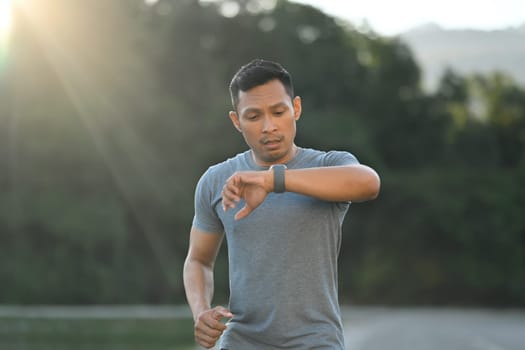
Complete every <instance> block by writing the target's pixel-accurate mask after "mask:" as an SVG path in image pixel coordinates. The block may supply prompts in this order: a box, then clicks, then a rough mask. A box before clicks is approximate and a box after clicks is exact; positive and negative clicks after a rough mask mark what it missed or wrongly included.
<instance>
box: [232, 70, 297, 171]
mask: <svg viewBox="0 0 525 350" xmlns="http://www.w3.org/2000/svg"><path fill="white" fill-rule="evenodd" d="M300 116H301V99H300V97H295V98H294V99H293V100H292V98H291V97H290V96H289V95H288V94H287V93H286V90H285V89H284V86H283V84H282V83H281V82H280V81H279V80H277V79H275V80H271V81H269V82H267V83H266V84H264V85H259V86H256V87H254V88H252V89H250V90H248V91H240V92H239V103H238V104H237V112H230V118H231V120H232V122H233V124H234V125H235V127H236V128H237V130H239V131H240V132H241V133H242V134H243V136H244V140H245V141H246V143H247V144H248V146H249V147H250V148H251V150H252V152H253V155H254V157H255V161H256V162H257V164H259V165H263V166H269V165H271V164H274V163H285V162H287V161H289V160H290V159H291V158H293V156H294V152H295V150H294V148H295V145H294V139H295V130H296V129H295V122H296V121H297V120H298V119H299V117H300Z"/></svg>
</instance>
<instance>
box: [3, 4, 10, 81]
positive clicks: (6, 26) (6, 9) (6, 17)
mask: <svg viewBox="0 0 525 350" xmlns="http://www.w3.org/2000/svg"><path fill="white" fill-rule="evenodd" d="M11 19H12V13H11V0H0V74H1V73H2V71H3V68H4V66H5V65H6V61H7V45H8V43H9V34H10V29H11Z"/></svg>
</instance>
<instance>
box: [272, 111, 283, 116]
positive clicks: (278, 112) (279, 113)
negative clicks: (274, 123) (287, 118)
mask: <svg viewBox="0 0 525 350" xmlns="http://www.w3.org/2000/svg"><path fill="white" fill-rule="evenodd" d="M274 114H275V115H283V114H284V111H275V112H274Z"/></svg>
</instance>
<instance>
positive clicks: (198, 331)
mask: <svg viewBox="0 0 525 350" xmlns="http://www.w3.org/2000/svg"><path fill="white" fill-rule="evenodd" d="M232 317H233V314H232V313H231V312H230V311H229V310H228V309H226V308H224V307H222V306H216V307H214V308H213V309H209V310H206V311H203V312H201V313H200V314H199V315H198V316H197V318H196V320H195V341H196V342H197V343H199V344H200V345H202V346H203V347H205V348H206V349H209V348H212V347H213V346H215V343H217V340H219V338H220V337H221V335H222V333H223V332H224V330H225V329H226V325H225V324H224V323H222V322H221V319H223V318H232Z"/></svg>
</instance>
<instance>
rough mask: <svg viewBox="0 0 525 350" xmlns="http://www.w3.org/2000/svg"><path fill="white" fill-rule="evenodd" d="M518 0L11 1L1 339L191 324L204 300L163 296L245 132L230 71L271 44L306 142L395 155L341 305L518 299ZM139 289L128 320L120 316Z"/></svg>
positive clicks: (1, 169) (523, 243) (524, 257)
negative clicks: (416, 15) (450, 1)
mask: <svg viewBox="0 0 525 350" xmlns="http://www.w3.org/2000/svg"><path fill="white" fill-rule="evenodd" d="M372 3H373V2H372ZM504 3H505V2H502V3H501V5H500V6H501V7H500V9H501V10H502V11H503V10H505V11H506V12H509V13H512V14H514V15H515V16H517V17H515V18H512V19H511V22H508V23H507V22H501V23H503V25H504V26H503V27H502V24H500V23H499V22H498V23H489V26H492V27H487V28H484V27H482V26H481V24H478V23H470V22H468V20H469V19H470V17H472V18H475V16H468V15H466V16H461V18H460V19H459V22H458V23H446V22H443V23H441V26H440V25H438V24H429V23H427V22H428V21H429V20H431V19H428V18H423V22H417V21H416V20H414V19H411V18H409V17H404V16H403V15H401V14H405V15H406V16H407V14H412V13H413V12H415V10H414V11H411V8H410V7H408V6H416V5H414V4H412V5H409V4H408V5H407V4H405V3H403V2H401V3H399V4H397V3H396V4H397V5H396V4H394V3H393V4H391V5H389V6H390V8H387V9H386V10H387V13H386V15H385V12H384V11H383V12H380V11H379V9H378V10H376V11H375V12H374V10H373V9H372V12H371V13H372V15H371V16H372V17H370V18H368V19H367V17H366V16H368V15H366V14H364V12H363V14H360V13H359V11H357V10H358V9H359V6H358V5H357V4H356V11H355V12H352V5H351V4H352V2H343V1H325V2H320V1H318V2H314V1H296V2H290V1H284V0H260V1H255V0H215V1H211V0H207V1H204V0H201V1H197V0H177V1H176V0H112V1H108V0H90V1H71V0H45V1H44V0H0V193H1V195H0V304H3V305H5V306H4V308H3V309H2V308H0V348H3V347H2V344H4V345H5V344H10V347H9V348H10V349H16V348H17V347H18V348H19V349H22V348H32V349H34V348H36V347H35V345H34V343H32V342H38V344H40V345H41V346H42V348H45V346H46V345H42V344H46V342H51V341H54V342H55V343H54V344H55V345H53V347H49V348H53V349H57V348H59V347H58V345H56V344H58V343H60V344H65V343H64V342H66V340H67V341H76V340H75V339H77V340H78V339H84V338H85V339H98V340H97V341H98V342H99V345H100V344H102V343H106V342H110V340H111V339H113V340H114V339H117V340H118V339H120V338H119V337H121V338H126V337H128V335H129V334H135V338H133V339H134V340H133V342H134V343H139V344H140V342H141V341H145V342H146V343H148V344H149V346H150V347H149V349H151V346H152V345H151V342H150V339H151V337H154V338H155V339H158V340H159V339H160V340H159V344H158V345H159V349H160V348H163V347H162V346H166V347H165V348H170V349H171V348H173V347H172V344H173V343H174V342H178V343H179V344H190V345H191V344H192V334H191V331H192V330H191V327H192V325H191V317H190V316H189V314H188V312H187V309H185V308H184V307H182V308H179V307H175V308H170V307H171V306H170V307H167V308H164V307H162V305H184V304H185V296H184V290H183V284H182V265H183V261H184V258H185V254H186V251H187V247H188V233H189V228H190V225H191V220H192V217H193V191H194V187H195V184H196V182H197V180H198V178H199V177H200V175H201V174H202V173H203V172H204V171H205V170H206V169H207V167H208V166H209V165H211V164H213V163H216V162H219V161H222V160H224V159H225V158H228V157H231V156H232V155H234V154H236V153H238V152H242V151H244V150H245V149H246V146H245V144H244V142H243V140H242V138H241V137H239V135H238V133H237V132H235V130H234V128H233V127H232V126H231V123H230V121H229V119H228V111H229V110H230V108H231V106H230V99H229V94H228V83H229V81H230V79H231V76H232V75H233V74H234V72H235V71H236V70H237V69H238V68H239V67H240V65H242V64H244V63H247V62H248V61H250V60H251V59H253V58H255V57H262V58H266V59H271V60H276V61H279V62H281V63H282V64H283V65H284V66H285V67H286V68H287V69H288V70H289V71H290V73H291V74H292V76H293V77H294V83H295V90H296V93H297V94H298V95H300V96H301V97H302V99H303V117H302V118H301V121H300V123H299V124H298V136H297V144H298V145H300V146H303V147H312V148H318V149H322V150H329V149H341V150H348V151H350V152H352V153H354V154H355V155H356V156H357V157H358V159H359V160H360V161H361V162H362V163H364V164H367V165H370V166H372V167H373V168H375V169H376V170H377V171H378V173H379V174H380V175H381V178H382V191H381V194H380V197H379V198H378V199H377V200H375V201H373V202H370V203H362V204H355V205H353V206H352V207H351V209H350V212H349V215H348V216H347V219H346V222H345V225H344V233H343V235H344V236H343V241H342V248H341V256H340V260H339V262H340V286H339V287H340V298H341V302H342V303H343V304H345V305H353V306H361V305H368V306H370V305H387V306H404V307H406V306H427V307H428V306H446V307H478V308H497V309H501V308H506V309H508V308H523V307H524V306H525V65H524V62H525V45H524V43H525V10H523V8H522V10H523V11H521V12H520V11H516V10H517V8H510V9H509V6H507V7H505V5H504ZM509 3H513V2H512V1H511V2H509ZM337 4H339V5H338V6H340V7H335V6H336V5H337ZM514 4H516V3H515V2H514ZM313 5H315V6H321V7H314V6H313ZM392 6H394V7H393V8H392ZM396 6H398V7H396ZM417 6H420V7H421V5H417ZM515 6H518V5H515ZM520 6H521V5H520ZM442 7H443V6H442ZM485 7H486V6H485ZM480 8H483V5H480ZM459 10H461V11H463V10H462V9H459ZM363 11H364V10H363ZM396 11H397V12H396ZM428 11H429V9H427V13H428ZM430 11H432V10H431V9H430ZM376 12H377V13H376ZM374 13H375V14H381V13H382V14H383V17H388V18H390V19H392V18H393V17H395V18H397V19H401V20H402V21H404V22H402V23H401V24H399V23H397V24H390V25H387V24H385V23H384V22H381V16H379V17H373V15H374ZM447 13H448V15H449V17H446V14H447ZM451 13H453V11H452V10H450V11H449V12H445V15H444V16H445V17H443V18H456V17H457V16H456V17H454V16H453V15H452V14H451ZM462 13H465V12H464V11H463V12H462ZM487 13H488V14H494V12H490V9H489V11H488V12H487ZM502 13H503V12H502ZM397 14H400V15H397ZM516 14H517V15H516ZM519 16H521V18H520V17H519ZM492 17H494V16H492ZM496 17H498V16H496ZM499 17H503V16H499ZM499 17H498V18H499ZM462 20H463V21H465V22H461V21H462ZM412 21H414V22H413V23H412ZM382 23H383V24H382ZM403 24H404V25H405V26H404V27H403ZM416 25H417V27H414V26H416ZM443 25H445V27H443ZM469 26H472V28H469ZM497 26H500V27H497ZM376 28H378V29H376ZM379 29H380V30H379ZM226 249H227V247H223V249H222V251H221V254H220V256H219V259H218V262H217V265H216V300H215V301H216V303H227V298H228V276H227V260H226ZM144 304H147V305H152V304H153V305H157V306H155V307H152V308H150V309H148V310H150V311H149V312H151V313H150V314H149V315H150V316H151V317H149V316H144V315H148V311H145V310H144V309H142V308H134V309H133V308H132V309H131V310H134V311H133V312H131V314H130V315H132V316H130V317H129V319H128V320H127V321H126V322H123V321H119V322H118V327H117V328H116V329H117V330H116V331H115V327H114V326H112V325H114V323H112V322H111V319H113V318H114V317H111V316H107V314H104V310H113V311H112V312H110V313H109V314H110V315H122V314H125V313H126V312H124V311H122V310H124V309H120V308H118V307H116V306H115V305H144ZM31 305H61V306H65V305H76V306H78V305H87V306H89V305H99V306H100V305H108V307H107V308H104V307H102V308H101V309H97V310H99V311H100V310H102V313H101V314H98V313H95V314H92V315H91V314H90V315H91V316H89V315H88V316H89V317H87V319H86V318H84V322H85V323H84V324H83V326H82V327H78V328H76V330H72V329H70V328H68V327H74V323H72V322H69V321H68V320H71V318H75V317H77V316H78V315H80V314H84V316H85V314H86V313H85V312H84V311H82V310H85V309H82V308H77V309H75V310H76V311H74V312H72V313H68V312H69V311H64V310H66V309H60V308H58V309H56V308H55V309H52V308H51V309H50V308H45V309H41V308H38V307H37V308H32V309H28V308H25V307H28V306H31ZM109 305H113V306H111V307H110V306H109ZM2 310H3V311H2ZM31 310H33V311H34V310H40V311H38V312H36V313H35V312H33V311H31ZM50 310H55V311H50ZM57 310H58V311H57ZM89 310H92V309H89ZM126 310H128V312H129V309H126ZM166 313H167V314H169V315H175V314H177V315H181V316H180V317H175V318H172V317H167V316H166V315H167V314H166ZM46 315H47V316H46ZM49 315H51V316H49ZM53 315H54V316H53ZM75 315H77V316H75ZM97 315H98V316H97ZM137 315H138V317H137ZM155 315H156V316H155ZM78 317H79V318H82V317H80V316H78ZM115 317H116V316H115ZM57 318H58V319H57ZM50 319H53V320H54V322H55V323H50V322H51V321H50ZM101 319H104V320H105V321H104V322H108V324H107V325H105V324H104V322H102V321H100V320H101ZM148 320H149V323H148V322H146V321H148ZM89 322H91V323H93V326H92V327H91V326H90V327H91V328H90V329H92V331H86V330H85V329H87V328H89V327H87V328H86V323H89ZM101 322H102V323H101ZM141 322H144V323H148V324H149V326H145V325H144V324H142V323H141ZM91 323H90V324H91ZM50 324H52V326H49V325H50ZM97 327H98V328H97ZM148 327H150V328H148ZM80 328H82V329H84V330H83V331H79V329H80ZM35 329H36V331H34V330H35ZM108 329H109V330H111V329H112V331H111V332H110V331H108ZM139 329H140V330H141V331H139ZM144 329H146V330H144ZM177 329H178V330H179V331H175V332H174V330H177ZM142 330H143V331H142ZM53 332H55V333H57V334H59V335H58V336H56V337H55V335H53V334H55V333H53ZM61 332H62V333H61ZM72 332H73V333H75V332H77V333H76V334H77V335H76V336H75V337H73V336H70V337H69V338H71V339H69V338H68V337H67V336H66V335H67V334H72ZM78 332H81V335H82V336H79V333H78ZM82 332H83V333H82ZM86 332H87V333H86ZM90 332H91V333H90ZM115 332H116V333H115ZM119 332H120V333H119ZM137 332H138V333H139V334H138V335H137ZM141 332H142V333H141ZM148 332H149V333H148ZM115 334H117V336H116V335H115ZM119 334H120V335H119ZM123 334H124V335H123ZM54 337H55V338H54ZM49 339H51V340H49ZM53 339H54V340H53ZM117 343H118V342H117ZM30 344H33V345H30ZM118 344H120V343H118ZM170 344H171V345H170ZM75 346H77V348H78V346H80V345H79V344H76V345H75ZM117 346H118V345H114V346H113V347H111V349H116V348H117ZM64 348H65V349H66V348H70V347H69V345H65V347H64ZM86 348H90V347H86ZM98 348H99V349H100V347H98ZM123 348H126V349H130V348H131V347H130V346H124V347H123ZM138 348H140V347H138ZM175 348H176V349H182V348H183V347H182V345H180V346H179V347H177V346H176V347H175Z"/></svg>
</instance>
